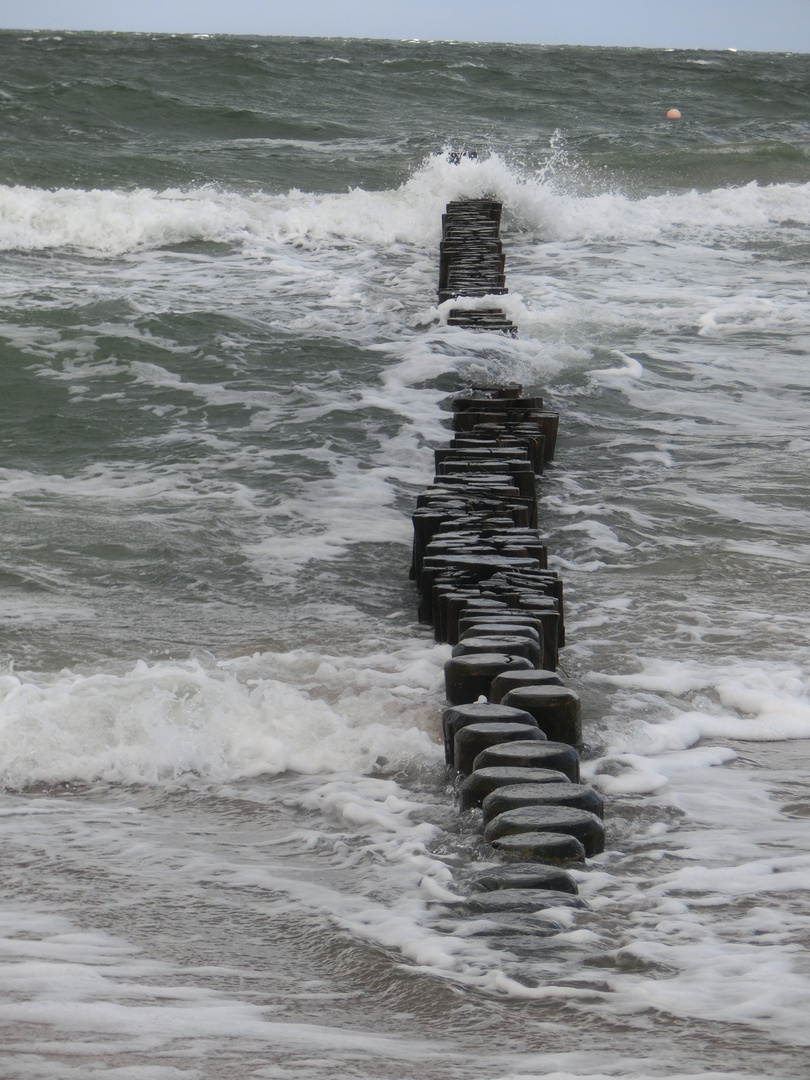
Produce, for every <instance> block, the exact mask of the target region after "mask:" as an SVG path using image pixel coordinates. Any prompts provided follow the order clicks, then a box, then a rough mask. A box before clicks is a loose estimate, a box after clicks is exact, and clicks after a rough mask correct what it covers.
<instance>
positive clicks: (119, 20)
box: [0, 0, 810, 53]
mask: <svg viewBox="0 0 810 1080" xmlns="http://www.w3.org/2000/svg"><path fill="white" fill-rule="evenodd" d="M0 29H17V30H40V29H51V30H119V31H139V32H147V33H148V32H152V33H189V34H195V33H196V34H258V35H293V36H302V37H365V38H396V39H412V38H421V39H445V40H455V41H512V42H532V43H536V44H547V45H625V46H647V47H651V48H702V49H728V48H735V49H739V50H740V51H743V50H776V51H780V52H806V53H810V0H674V2H672V3H656V2H654V0H501V2H500V3H497V2H495V0H407V2H406V3H391V2H390V0H389V2H388V3H386V2H385V0H294V2H291V0H0Z"/></svg>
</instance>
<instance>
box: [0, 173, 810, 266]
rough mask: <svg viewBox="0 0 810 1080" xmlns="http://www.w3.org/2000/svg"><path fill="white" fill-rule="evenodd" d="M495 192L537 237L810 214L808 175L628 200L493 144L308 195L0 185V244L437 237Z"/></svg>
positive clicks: (378, 242) (654, 233)
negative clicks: (449, 218) (524, 162)
mask: <svg viewBox="0 0 810 1080" xmlns="http://www.w3.org/2000/svg"><path fill="white" fill-rule="evenodd" d="M485 194H494V195H496V196H497V197H498V198H499V199H501V200H502V201H503V202H504V204H505V206H506V211H507V225H508V223H509V222H510V221H511V220H513V221H514V222H515V223H516V224H517V225H518V226H519V227H521V228H523V229H526V228H530V229H532V230H536V231H537V232H538V233H539V235H540V237H541V238H542V239H545V240H563V239H565V240H572V239H591V240H596V239H602V240H625V241H645V242H650V241H658V240H667V239H670V240H686V239H691V240H692V241H697V242H705V241H707V240H709V239H710V238H711V237H713V236H721V235H723V234H724V233H725V232H727V231H728V230H734V231H735V232H737V233H739V231H740V230H743V231H748V232H750V233H751V234H752V235H755V234H760V233H764V232H765V231H767V230H773V229H774V228H781V227H789V228H797V227H801V226H806V225H808V224H810V185H801V184H795V185H792V184H774V185H770V186H765V187H760V186H759V185H757V184H755V183H751V184H749V185H747V186H746V187H743V188H718V189H716V190H713V191H709V192H690V193H686V194H668V195H657V196H647V197H646V198H640V199H633V198H630V197H628V196H627V195H624V194H621V193H618V192H617V193H604V194H598V195H576V194H568V193H566V192H563V191H560V190H559V189H558V186H557V185H556V183H555V176H554V173H553V171H552V172H549V171H546V170H544V171H543V172H541V173H540V174H521V173H520V172H517V171H515V170H514V169H512V168H510V166H508V165H507V164H506V162H505V161H504V160H503V159H502V158H501V157H499V156H498V155H497V154H491V155H490V156H488V157H486V158H483V159H480V160H469V159H466V158H462V159H461V161H460V162H459V163H458V164H457V165H451V164H449V163H448V161H447V159H446V157H445V155H443V154H436V155H433V156H432V157H430V158H429V159H427V160H426V162H425V163H424V164H423V166H422V167H421V168H419V169H417V170H416V171H415V172H414V174H413V175H412V176H411V177H410V178H409V179H408V180H406V181H405V182H404V183H403V184H402V185H401V186H400V187H399V188H397V189H395V190H392V191H382V192H375V191H366V190H363V189H361V188H355V189H353V190H351V191H349V192H348V193H345V194H334V195H331V194H330V195H315V194H308V193H305V192H300V191H296V190H293V191H291V192H289V193H288V194H287V195H284V196H270V195H262V194H255V193H254V194H250V195H242V194H239V193H236V192H228V191H222V190H219V189H216V188H213V187H210V186H201V187H198V188H190V189H185V190H181V189H166V190H164V191H153V190H149V189H139V190H135V191H123V190H93V191H84V190H80V189H70V188H63V189H58V190H46V189H37V188H24V187H9V186H0V249H2V250H24V251H32V250H45V249H55V248H77V249H79V250H82V251H86V252H93V253H98V254H108V255H121V254H123V253H125V252H134V251H139V250H145V249H153V248H159V247H166V246H171V245H177V244H183V243H188V242H190V241H197V242H199V241H207V242H214V243H224V244H243V243H247V244H256V243H258V244H259V245H261V246H262V247H265V246H266V245H267V243H268V242H273V241H275V242H282V243H285V244H292V245H295V246H299V247H302V248H305V249H307V248H309V249H314V248H318V247H320V246H322V245H324V244H328V243H331V244H336V243H341V242H347V241H348V242H352V243H356V242H364V243H369V244H372V245H375V246H382V245H394V244H397V243H409V244H427V243H431V244H435V242H436V240H437V237H438V225H439V221H440V216H441V212H442V210H443V208H444V205H445V203H447V202H448V201H449V200H451V199H453V198H460V197H463V196H481V195H485Z"/></svg>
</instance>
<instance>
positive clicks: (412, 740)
mask: <svg viewBox="0 0 810 1080" xmlns="http://www.w3.org/2000/svg"><path fill="white" fill-rule="evenodd" d="M444 656H445V650H443V649H441V648H435V649H434V648H430V647H428V646H427V645H425V644H422V643H416V644H414V645H413V646H410V647H404V648H402V649H400V650H398V651H394V652H392V653H391V654H387V653H386V654H378V655H376V656H369V657H365V658H351V657H340V656H330V655H328V654H315V653H309V652H306V651H304V650H300V651H298V652H294V653H290V654H257V655H256V656H255V657H253V658H244V659H243V660H241V661H240V660H233V661H227V662H226V661H223V662H221V663H220V664H218V665H213V666H211V665H208V666H204V665H203V664H202V663H201V662H200V661H189V662H186V663H176V662H168V661H167V662H163V663H156V664H151V665H149V664H146V663H144V662H139V663H137V664H136V665H135V666H134V667H133V668H131V669H130V670H129V671H126V672H124V673H122V674H114V673H102V672H96V673H95V674H90V675H80V674H76V673H73V672H70V671H63V672H61V673H59V674H56V675H53V676H49V677H39V678H34V677H33V676H22V675H17V674H14V673H12V672H9V673H7V674H5V675H3V676H2V677H0V777H2V783H3V784H4V785H6V786H10V787H14V788H17V787H26V786H28V785H30V784H37V783H59V782H64V781H70V780H82V781H87V782H90V781H93V780H98V779H103V780H108V781H120V782H124V783H165V782H175V781H178V780H182V778H183V777H184V776H190V777H194V776H198V777H205V778H207V779H210V780H218V781H225V780H228V779H234V778H238V777H243V776H256V775H260V774H263V773H267V774H276V773H279V772H283V771H285V770H288V769H289V770H293V771H296V772H301V773H318V772H324V771H329V772H332V771H336V770H337V771H339V770H343V769H350V770H354V771H356V772H358V773H362V772H364V771H366V770H368V769H369V768H371V767H372V766H373V764H374V762H375V761H376V760H377V758H378V757H387V758H391V757H393V758H395V759H396V760H398V761H402V760H407V759H409V758H416V759H420V760H425V761H432V760H434V759H435V758H436V757H437V756H438V748H437V746H436V744H435V743H434V742H433V741H432V740H431V738H430V737H429V736H428V735H427V734H426V732H425V731H424V730H421V729H420V728H419V727H416V726H414V725H415V724H417V723H419V724H420V725H422V727H425V726H427V725H428V724H430V719H429V718H428V717H429V712H430V708H429V704H428V703H430V702H432V701H433V700H434V695H435V692H436V689H437V686H438V682H439V680H440V677H441V665H442V663H443V661H444ZM285 680H286V681H285ZM296 680H297V682H298V686H297V687H296V685H294V684H293V683H294V682H295V681H296ZM404 691H407V692H404ZM324 692H328V694H329V695H330V696H331V699H332V701H331V703H328V702H327V701H326V700H324ZM420 698H422V699H424V702H425V703H426V704H425V707H424V708H423V709H420V700H419V699H420ZM383 705H384V708H383V707H382V706H383ZM426 714H427V715H426Z"/></svg>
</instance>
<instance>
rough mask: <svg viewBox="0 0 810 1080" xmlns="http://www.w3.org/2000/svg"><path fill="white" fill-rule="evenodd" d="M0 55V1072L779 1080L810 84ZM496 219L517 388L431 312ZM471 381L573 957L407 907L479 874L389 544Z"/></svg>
mask: <svg viewBox="0 0 810 1080" xmlns="http://www.w3.org/2000/svg"><path fill="white" fill-rule="evenodd" d="M0 56H1V57H2V60H1V61H0V125H1V130H2V135H3V143H2V146H3V156H2V162H1V163H0V258H2V266H3V274H2V277H1V278H0V294H1V304H0V378H2V392H1V393H0V402H2V410H3V414H2V424H0V441H1V442H2V458H1V459H0V500H2V502H1V503H0V506H1V510H2V523H3V539H4V543H3V548H2V559H1V561H0V615H1V616H2V628H3V643H2V647H1V648H2V652H3V653H4V654H7V659H6V661H5V664H4V668H3V672H2V675H0V780H1V781H2V785H3V786H2V794H0V819H1V820H0V828H1V829H2V851H3V861H2V865H3V873H2V876H1V877H0V1030H1V1031H2V1038H0V1046H2V1047H3V1050H2V1051H0V1075H2V1076H4V1077H6V1076H7V1077H10V1078H12V1077H13V1078H14V1080H28V1078H37V1080H38V1078H41V1077H43V1078H44V1077H48V1078H50V1077H55V1078H59V1080H62V1078H67V1077H72V1076H77V1077H78V1076H81V1077H82V1078H83V1080H84V1078H92V1077H99V1078H101V1077H103V1078H105V1080H106V1078H112V1077H114V1078H116V1080H136V1078H137V1080H164V1078H169V1077H173V1078H174V1077H188V1078H197V1077H203V1078H219V1077H225V1076H232V1075H239V1076H241V1077H256V1078H267V1077H285V1078H290V1077H295V1078H299V1077H300V1078H302V1080H304V1078H306V1080H311V1078H314V1077H322V1076H325V1075H338V1076H357V1077H363V1078H369V1080H381V1078H383V1077H384V1078H389V1077H390V1078H397V1080H399V1078H403V1080H404V1078H411V1077H416V1076H419V1077H427V1078H429V1080H444V1078H452V1077H462V1076H463V1077H465V1078H466V1077H474V1078H479V1080H507V1078H518V1077H520V1078H521V1080H524V1078H528V1077H540V1076H543V1077H559V1078H562V1077H583V1078H584V1077H590V1078H594V1080H595V1078H597V1077H606V1076H610V1077H616V1076H619V1077H621V1076H627V1077H655V1078H659V1077H661V1078H663V1077H686V1076H690V1077H691V1076H701V1077H704V1076H716V1077H721V1076H722V1077H724V1078H731V1077H733V1078H735V1080H736V1078H743V1077H744V1078H749V1077H751V1078H753V1077H761V1076H763V1075H766V1076H773V1077H805V1076H806V1075H807V1070H808V1065H810V1050H808V1043H810V1036H808V1033H807V1026H806V1019H805V1018H806V1015H807V1010H808V1006H809V1005H810V960H808V953H807V941H808V935H809V933H810V904H809V903H808V891H807V890H808V885H810V838H808V831H807V818H808V816H810V790H809V789H808V788H809V782H808V765H809V764H810V754H809V753H808V749H809V747H808V741H807V740H808V739H810V701H809V700H808V682H809V681H810V668H809V666H808V665H809V662H810V649H809V646H810V641H809V640H808V639H809V638H810V630H809V625H810V624H808V618H807V610H808V595H809V594H810V589H808V585H807V562H808V557H809V556H810V539H808V537H810V492H809V491H808V479H807V477H808V454H809V453H810V434H808V421H807V414H808V403H809V401H810V374H808V352H809V351H810V320H808V269H809V268H810V121H808V115H809V114H808V105H810V78H809V77H810V58H808V57H803V56H787V55H764V54H763V55H754V54H732V53H698V52H694V53H693V52H647V51H632V50H626V51H621V50H598V49H573V48H571V49H565V48H557V49H544V48H541V47H536V48H533V47H525V46H520V47H517V46H505V45H460V44H441V43H392V42H376V43H375V42H356V41H337V40H336V41H318V40H301V41H293V40H282V39H228V38H214V39H192V38H169V37H162V38H150V37H147V36H141V37H133V36H123V35H119V36H115V35H106V36H105V35H98V36H94V35H67V34H64V35H52V34H51V35H49V34H9V33H6V34H3V35H0ZM673 106H677V107H678V108H679V109H681V111H682V114H683V119H682V120H681V121H680V122H678V123H672V122H667V121H666V120H665V119H664V117H665V114H666V111H667V109H668V108H670V107H673ZM449 146H456V147H468V148H471V149H475V150H477V151H478V153H479V158H478V160H477V161H471V160H463V161H462V162H461V164H460V165H458V166H453V165H450V164H448V162H447V160H446V156H445V152H446V149H447V147H449ZM486 192H493V193H495V194H496V195H497V197H498V198H499V199H501V200H503V202H504V204H505V216H504V224H503V229H502V234H503V239H504V243H505V248H506V251H507V284H508V285H509V286H510V290H511V292H510V295H509V298H508V303H507V307H508V314H509V316H510V317H511V318H512V319H513V320H514V321H515V322H516V323H517V324H518V325H519V327H520V337H519V339H518V340H516V341H513V340H511V339H506V338H503V339H502V338H500V337H495V336H493V335H474V334H470V333H468V332H465V331H462V330H459V329H457V328H450V327H448V326H447V325H446V310H445V308H437V307H436V306H435V285H436V276H437V249H438V239H439V228H440V215H441V212H442V209H443V207H444V205H445V203H446V202H447V201H448V200H449V199H451V198H455V197H457V196H459V195H462V194H468V195H480V194H483V193H486ZM470 378H475V379H487V378H488V379H493V380H497V379H509V380H517V381H520V382H523V383H524V384H525V385H526V386H527V388H536V389H538V390H541V391H543V392H544V393H545V396H546V398H547V400H548V401H549V403H550V404H551V405H552V406H553V407H554V408H555V409H557V410H558V411H559V412H560V413H561V416H562V423H561V430H562V435H561V443H560V446H559V448H558V457H557V461H556V463H555V465H554V467H553V468H552V469H551V470H549V471H548V472H547V474H546V476H545V477H544V478H543V480H542V495H543V507H544V520H543V524H544V528H545V529H546V530H547V533H548V545H549V549H550V551H552V552H554V553H556V555H555V559H554V565H556V566H557V567H558V568H560V569H561V570H562V571H563V572H564V577H565V582H566V589H567V595H568V598H569V599H568V609H567V610H568V618H567V620H566V621H567V629H568V641H569V644H568V646H567V648H566V649H565V650H564V651H563V653H562V663H563V664H564V668H565V672H566V674H567V675H568V677H569V679H570V682H571V684H572V685H574V686H575V687H576V688H577V689H578V690H579V692H580V693H581V695H582V697H583V701H584V706H585V724H586V732H587V738H588V740H589V743H590V745H591V748H592V749H591V759H590V761H589V762H588V764H587V771H588V773H589V774H590V775H591V776H592V778H593V781H594V782H595V783H597V784H598V785H599V787H600V788H601V789H602V790H603V791H604V792H605V793H606V794H607V795H608V796H609V800H608V801H609V807H608V828H609V842H608V848H609V850H608V851H607V853H606V854H605V855H604V856H601V857H599V858H598V859H595V860H593V861H592V865H591V866H590V869H589V870H588V872H587V873H585V874H583V875H582V879H581V882H580V891H581V894H582V895H583V896H585V897H586V898H587V899H588V901H589V902H590V906H591V910H590V911H589V912H585V913H577V912H564V911H563V912H553V913H551V914H550V915H549V916H548V917H546V918H540V917H531V918H527V917H526V916H520V917H517V918H515V919H513V920H512V921H511V922H510V921H508V920H506V919H502V920H496V919H492V918H470V917H467V918H458V917H456V916H454V915H453V914H452V912H451V911H450V910H449V909H448V908H446V907H442V906H441V903H440V902H441V901H443V900H447V899H448V898H450V897H452V895H454V894H455V893H457V892H458V891H460V890H462V889H463V884H464V880H465V875H466V874H468V873H469V871H470V868H471V867H472V866H478V865H480V861H481V860H482V859H486V858H488V857H489V856H488V853H487V852H486V851H485V850H484V849H483V848H482V847H481V846H480V845H479V842H478V828H477V823H476V822H475V821H466V820H464V819H462V818H461V817H460V816H459V815H458V813H457V812H456V811H455V809H454V808H453V804H452V797H451V793H450V791H449V789H448V786H447V782H446V779H445V776H444V772H443V766H442V755H441V750H440V747H439V741H438V718H439V714H440V706H441V699H442V691H443V684H442V677H441V673H442V665H443V662H444V659H445V657H446V655H447V647H435V646H434V645H433V643H432V640H431V638H430V636H429V635H428V634H427V633H426V632H425V630H424V629H423V628H420V627H419V626H418V625H417V624H416V623H415V621H414V620H415V595H414V592H413V588H412V585H411V583H410V582H409V581H408V580H407V567H408V561H409V543H410V531H411V529H410V513H411V511H412V509H413V505H414V502H415V497H416V494H417V492H418V491H419V490H420V488H421V487H422V486H424V485H425V484H426V483H427V482H428V481H429V479H430V476H431V475H432V451H431V446H432V445H434V444H436V443H438V442H441V441H442V440H444V439H446V437H447V431H446V428H445V427H444V426H443V420H444V418H445V417H446V413H445V412H444V411H443V409H442V403H443V402H444V400H445V398H446V397H447V395H448V394H449V393H450V392H451V391H452V390H454V389H455V388H457V387H459V386H461V385H463V383H464V382H465V380H468V379H470Z"/></svg>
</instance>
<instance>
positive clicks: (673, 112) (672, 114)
mask: <svg viewBox="0 0 810 1080" xmlns="http://www.w3.org/2000/svg"><path fill="white" fill-rule="evenodd" d="M680 118H681V114H680V113H679V112H678V110H677V109H670V110H669V112H668V113H667V120H680Z"/></svg>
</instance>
